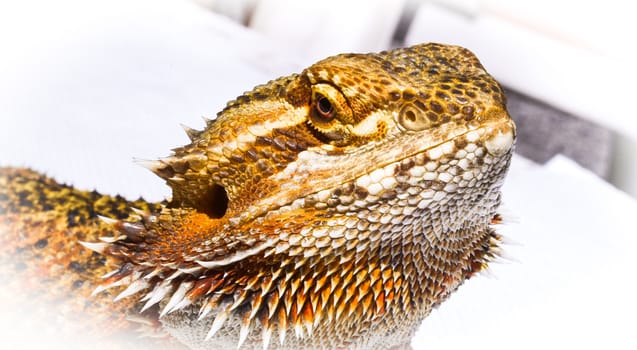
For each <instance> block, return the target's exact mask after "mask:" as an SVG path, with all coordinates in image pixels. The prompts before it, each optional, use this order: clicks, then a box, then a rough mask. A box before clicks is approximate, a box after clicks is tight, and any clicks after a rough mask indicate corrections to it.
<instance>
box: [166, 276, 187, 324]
mask: <svg viewBox="0 0 637 350" xmlns="http://www.w3.org/2000/svg"><path fill="white" fill-rule="evenodd" d="M192 284H193V283H192V282H184V283H182V284H180V285H179V288H177V291H175V293H173V296H172V297H171V298H170V300H169V301H168V304H166V306H164V309H163V310H162V311H161V313H160V314H159V317H162V316H164V315H166V314H167V313H169V312H171V311H173V310H176V306H177V304H179V303H181V301H182V300H183V299H184V297H185V296H186V292H188V291H189V290H190V288H192Z"/></svg>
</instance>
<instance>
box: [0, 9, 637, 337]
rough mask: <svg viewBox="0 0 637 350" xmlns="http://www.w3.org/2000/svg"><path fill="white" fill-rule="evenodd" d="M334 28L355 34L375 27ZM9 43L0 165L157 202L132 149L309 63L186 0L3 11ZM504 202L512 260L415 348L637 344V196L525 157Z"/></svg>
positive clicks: (139, 151) (155, 186) (435, 320)
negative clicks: (636, 249) (636, 336)
mask: <svg viewBox="0 0 637 350" xmlns="http://www.w3.org/2000/svg"><path fill="white" fill-rule="evenodd" d="M370 4H374V6H376V5H377V4H376V3H375V2H370ZM370 6H372V5H370ZM306 10H307V9H306ZM299 11H303V8H301V9H300V10H299ZM314 11H316V10H314ZM308 12H309V13H316V12H312V11H308ZM349 13H355V12H354V10H352V9H350V10H349ZM386 13H387V14H388V17H391V16H390V14H393V13H394V12H392V11H389V10H388V11H387V12H386ZM271 16H274V15H271ZM271 16H266V19H267V18H269V17H271ZM370 16H371V15H370ZM387 20H388V21H389V22H392V21H394V22H395V18H394V19H392V18H389V19H387ZM334 21H335V22H333V23H332V25H333V26H335V25H340V26H345V27H342V28H341V32H342V33H343V36H345V35H346V34H347V33H349V32H350V31H352V32H354V31H356V30H361V29H360V28H363V27H360V28H359V27H352V28H348V27H346V24H343V23H347V21H344V22H338V21H337V20H336V19H335V20H334ZM341 21H342V19H341ZM310 22H311V21H309V20H308V22H307V23H310ZM312 23H313V22H312ZM318 23H324V22H318ZM266 27H267V26H266ZM262 30H265V29H262ZM304 30H307V28H305V29H304ZM319 33H320V32H319ZM411 35H412V37H413V36H415V35H416V34H413V33H412V34H411ZM0 39H1V43H2V44H1V45H2V48H1V50H2V54H1V55H0V75H1V76H2V79H0V165H14V166H29V167H33V168H35V169H36V170H40V171H44V172H46V173H48V174H50V175H53V176H55V177H56V178H57V179H59V180H61V181H65V182H69V183H72V184H75V185H76V186H78V187H81V188H86V189H92V188H97V189H98V190H99V191H102V192H105V193H110V194H116V193H122V194H124V195H126V196H129V197H137V196H139V195H143V196H144V197H145V198H148V199H151V200H160V199H162V198H164V197H165V196H168V195H169V192H168V191H167V188H166V186H165V185H164V184H163V183H162V182H161V181H160V180H159V179H158V178H156V177H155V176H154V175H152V174H150V173H149V172H148V171H147V170H145V169H142V168H141V167H139V166H136V165H134V164H133V162H132V158H133V157H140V158H156V157H161V156H165V155H168V153H169V150H170V149H171V148H173V147H176V146H180V145H182V144H185V143H187V138H186V136H185V134H184V133H183V132H182V131H181V130H180V127H179V123H184V124H187V125H189V126H192V127H196V128H200V127H202V126H203V122H202V121H201V119H200V118H199V117H200V116H209V117H212V116H214V114H215V113H216V111H218V110H220V109H221V108H222V107H223V106H224V104H225V102H226V101H227V100H229V99H231V98H233V97H235V96H237V95H239V94H240V93H242V92H243V91H244V90H248V89H251V88H252V86H254V85H255V84H258V83H263V82H266V81H267V80H269V79H272V78H275V77H277V76H279V75H282V74H288V73H291V72H294V71H298V70H299V68H300V67H301V66H302V65H303V64H305V63H306V62H305V61H306V60H308V58H307V57H306V54H307V52H304V51H303V50H296V51H295V50H291V49H289V46H290V45H287V44H289V43H287V42H286V41H284V40H280V39H277V38H276V36H274V39H273V38H272V37H270V39H268V38H266V37H262V36H260V35H258V34H255V33H251V32H248V31H246V30H244V29H242V28H240V27H238V26H237V25H235V24H234V23H231V22H230V21H229V20H226V19H224V18H221V17H218V16H215V15H213V14H211V13H209V12H207V11H205V10H203V9H202V8H200V7H197V6H195V5H193V4H192V3H189V2H184V1H141V0H138V1H121V0H113V1H106V2H94V1H69V0H62V1H56V2H33V1H25V2H15V3H7V4H2V5H0ZM361 40H362V39H361ZM383 40H385V39H383ZM343 41H345V39H343ZM322 43H323V42H322ZM328 44H329V42H327V44H326V43H323V44H322V45H323V47H325V45H328ZM339 45H340V44H339ZM328 47H329V46H328ZM498 49H499V50H502V51H504V50H506V49H507V48H506V47H500V48H498ZM316 54H318V53H316ZM489 55H492V53H487V54H486V56H487V57H490V56H489ZM483 63H484V64H485V66H486V67H487V68H488V69H490V67H492V65H493V62H490V61H489V60H484V59H483ZM500 64H504V65H506V64H507V62H501V63H500ZM627 70H628V69H627ZM569 84H572V85H573V86H574V88H575V85H577V82H570V83H569ZM610 102H615V101H609V103H610ZM624 102H625V101H624ZM626 130H630V129H629V128H627V129H626ZM629 132H632V131H629ZM504 198H505V206H504V209H503V210H504V211H505V218H507V219H508V221H509V223H507V224H506V225H504V227H502V229H501V231H502V233H503V234H505V235H506V236H507V237H509V239H510V240H511V241H514V242H516V244H509V245H507V246H506V247H505V248H506V253H507V256H508V257H509V258H508V260H509V262H505V263H498V264H494V265H493V266H492V268H491V274H490V276H478V277H477V278H474V279H472V280H470V281H468V282H467V283H466V285H465V286H463V287H461V289H460V290H459V292H458V293H456V294H454V295H453V296H452V297H451V299H450V300H449V301H448V302H446V303H445V304H443V305H442V306H441V307H440V309H438V310H436V311H434V312H433V313H432V315H431V316H430V317H429V318H427V319H426V320H425V322H424V324H423V326H422V327H421V330H420V332H419V333H418V335H417V337H416V339H415V340H414V345H413V347H414V349H426V348H438V349H466V348H469V347H470V348H475V349H511V348H516V349H520V348H522V349H525V348H529V349H532V348H533V349H535V348H547V349H551V348H608V349H618V348H626V349H633V348H636V347H637V346H636V342H635V340H634V335H633V332H634V329H635V321H634V317H635V316H634V315H636V314H637V303H636V302H635V299H634V295H635V294H636V293H637V288H636V287H635V284H634V282H633V280H634V278H633V275H634V270H635V262H634V253H633V249H634V247H637V235H636V233H637V232H636V231H637V230H636V229H635V223H634V222H635V221H634V216H635V214H636V213H637V204H636V203H635V200H634V199H631V198H630V197H629V196H627V195H626V194H624V193H622V192H620V191H618V190H616V189H615V188H613V187H612V186H610V185H607V184H606V183H604V182H603V181H601V180H600V179H598V178H596V177H595V176H593V175H591V174H590V173H588V172H587V171H585V170H583V169H581V168H579V167H578V166H577V165H575V164H573V163H572V162H570V161H569V160H566V159H563V158H561V157H558V158H556V159H554V160H553V161H552V162H550V163H549V164H547V165H546V166H543V167H540V166H537V165H534V164H532V163H530V162H528V161H526V160H524V159H522V158H519V157H516V158H515V159H514V162H513V165H512V169H511V174H510V176H509V178H508V179H507V183H506V185H505V188H504ZM11 323H12V321H11V319H7V318H6V316H5V318H2V317H0V334H1V336H2V339H5V340H6V342H5V344H9V346H13V347H21V348H24V347H28V346H29V345H33V346H34V347H38V346H41V345H42V344H39V343H38V339H37V337H29V335H31V334H33V333H32V332H33V330H23V331H25V332H26V336H25V334H22V333H20V332H19V331H18V330H13V329H12V328H11ZM25 341H26V343H25ZM48 345H51V344H49V343H47V346H48Z"/></svg>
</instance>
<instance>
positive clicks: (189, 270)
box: [179, 266, 203, 275]
mask: <svg viewBox="0 0 637 350" xmlns="http://www.w3.org/2000/svg"><path fill="white" fill-rule="evenodd" d="M202 269H203V268H202V267H201V266H195V267H190V268H187V269H179V271H181V272H182V273H186V274H189V275H194V274H195V273H197V272H199V271H201V270H202Z"/></svg>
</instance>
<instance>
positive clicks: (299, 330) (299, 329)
mask: <svg viewBox="0 0 637 350" xmlns="http://www.w3.org/2000/svg"><path fill="white" fill-rule="evenodd" d="M294 334H295V335H296V339H303V336H304V334H303V325H302V324H301V323H297V324H295V325H294Z"/></svg>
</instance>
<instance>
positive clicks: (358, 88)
mask: <svg viewBox="0 0 637 350" xmlns="http://www.w3.org/2000/svg"><path fill="white" fill-rule="evenodd" d="M186 131H187V133H188V135H189V137H190V138H191V140H192V143H191V144H189V145H186V146H184V147H181V148H178V149H175V150H174V153H173V154H172V155H171V156H170V157H168V158H164V159H162V160H158V161H152V162H144V165H145V166H147V167H148V168H150V169H151V170H152V171H153V172H155V173H156V174H157V175H159V176H160V177H161V178H163V179H164V180H165V181H166V182H167V184H168V185H169V186H170V187H171V188H172V192H173V197H172V199H171V200H170V201H167V202H164V203H157V204H154V203H146V202H144V201H142V200H140V201H136V202H129V201H126V200H125V199H123V198H113V197H108V196H101V195H99V194H97V193H89V192H83V191H79V190H76V189H73V188H70V187H67V186H62V185H59V184H57V183H55V182H54V181H52V180H50V179H47V178H45V177H43V176H41V175H38V174H36V173H33V172H30V171H27V170H20V169H9V168H5V169H2V170H0V188H1V190H0V230H1V231H2V232H1V233H2V236H1V237H2V238H1V239H2V240H3V241H2V242H1V243H2V245H3V248H2V249H3V250H2V253H3V256H4V257H10V258H9V259H7V260H9V261H10V263H9V265H11V266H10V267H12V268H13V270H20V269H21V270H22V274H23V275H29V276H39V277H38V278H41V279H46V278H47V276H48V277H49V278H50V277H51V276H53V279H54V280H53V281H49V282H46V283H49V284H50V285H52V286H56V289H59V291H58V294H59V295H60V296H64V295H66V296H69V295H70V296H72V297H69V298H68V299H69V300H68V303H69V305H71V304H78V305H80V306H75V307H73V308H72V310H74V312H76V313H77V314H78V315H84V314H91V313H93V314H96V321H95V322H98V323H99V322H101V323H104V324H105V325H117V327H115V328H117V329H118V330H119V329H127V328H130V323H131V322H130V321H129V319H130V317H131V315H142V316H143V317H144V318H146V319H148V320H149V321H148V322H150V323H151V324H153V325H155V326H156V327H160V328H161V329H163V330H165V331H166V332H168V333H169V334H170V335H171V336H172V338H173V339H175V340H176V342H179V343H181V344H185V345H186V346H188V347H190V348H194V349H205V348H208V349H218V348H222V349H225V348H231V347H232V348H234V347H237V346H239V348H240V349H310V348H315V349H367V350H373V349H390V348H398V347H407V346H408V344H409V342H410V339H411V337H412V335H413V333H414V332H415V330H416V328H417V326H418V325H419V324H420V322H421V321H422V319H423V318H424V317H426V316H427V315H428V314H429V312H430V311H431V310H432V308H434V307H436V306H437V305H439V304H440V303H441V302H442V301H444V300H445V299H446V298H447V297H448V296H449V295H450V294H451V293H452V292H453V291H455V290H456V289H457V288H458V287H459V286H460V285H461V284H462V283H463V282H464V281H465V280H466V279H467V278H469V277H471V276H472V275H473V274H475V273H476V272H478V271H480V270H482V269H484V268H485V267H486V265H487V263H488V262H489V261H490V260H491V259H492V258H493V257H494V256H495V255H497V252H498V242H499V240H500V237H499V236H498V234H497V233H495V231H494V230H493V228H492V224H494V223H497V222H498V221H499V217H498V216H497V214H496V209H497V207H498V205H499V203H500V186H501V185H502V182H503V180H504V176H505V174H506V171H507V169H508V165H509V162H510V157H511V153H512V147H513V143H514V139H515V127H514V124H513V122H512V120H511V119H510V117H509V115H508V113H507V111H506V99H505V97H504V94H503V91H502V89H501V87H500V86H499V84H498V83H497V82H496V81H495V80H494V79H493V78H492V77H491V76H490V75H488V74H487V73H486V71H485V70H484V68H483V67H482V65H481V64H480V62H479V61H478V59H477V58H476V57H475V56H474V55H473V54H472V53H471V52H469V51H468V50H466V49H463V48H460V47H455V46H446V45H439V44H426V45H417V46H414V47H410V48H405V49H397V50H392V51H387V52H381V53H378V54H343V55H338V56H333V57H330V58H327V59H325V60H322V61H320V62H318V63H316V64H314V65H312V66H310V67H309V68H307V69H305V70H304V71H303V72H301V73H299V74H295V75H291V76H288V77H283V78H279V79H277V80H273V81H271V82H269V83H267V84H265V85H260V86H257V87H255V88H254V90H252V91H250V92H247V93H245V94H244V95H242V96H240V97H238V98H237V99H236V100H235V101H232V102H230V103H228V105H227V106H226V108H225V109H224V110H223V111H221V112H220V113H219V114H218V116H217V118H216V120H214V121H210V122H208V123H207V126H206V128H205V129H204V130H202V131H198V130H193V129H186ZM130 207H135V208H137V209H135V210H130V209H128V208H130ZM98 214H99V215H102V216H105V218H102V220H100V219H99V217H98ZM78 242H82V244H83V246H81V245H79V244H77V243H78ZM86 248H88V249H86ZM89 249H90V250H92V251H93V252H91V251H90V250H89ZM52 257H53V258H52ZM42 266H44V267H45V268H44V270H43V267H42ZM9 270H11V268H10V269H9ZM25 270H26V271H25ZM43 271H44V272H43ZM108 271H110V272H108ZM107 272H108V273H107ZM105 273H106V276H104V274H105ZM17 275H20V272H18V273H17ZM46 283H44V282H42V283H41V284H43V285H44V284H46ZM47 285H48V284H47ZM74 287H75V290H74ZM95 288H97V290H96V291H95V292H96V293H93V294H95V295H93V296H90V294H91V291H92V290H95ZM49 294H55V293H53V292H51V293H49ZM113 298H115V299H116V300H117V301H116V302H113V301H112V299H113ZM78 300H80V301H81V302H78ZM76 310H77V311H76ZM104 318H108V319H104ZM107 328H108V327H107Z"/></svg>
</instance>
